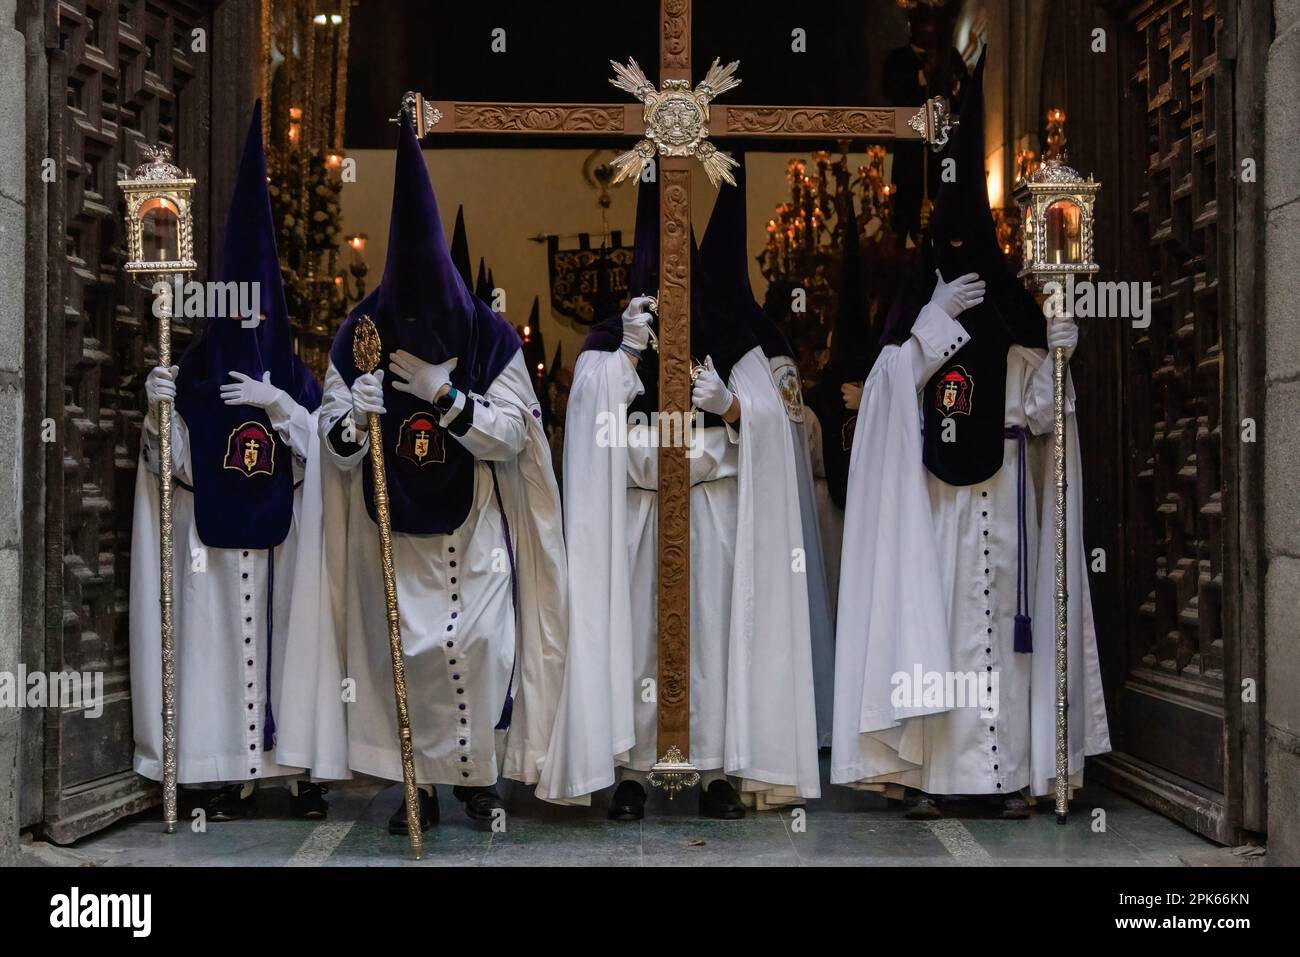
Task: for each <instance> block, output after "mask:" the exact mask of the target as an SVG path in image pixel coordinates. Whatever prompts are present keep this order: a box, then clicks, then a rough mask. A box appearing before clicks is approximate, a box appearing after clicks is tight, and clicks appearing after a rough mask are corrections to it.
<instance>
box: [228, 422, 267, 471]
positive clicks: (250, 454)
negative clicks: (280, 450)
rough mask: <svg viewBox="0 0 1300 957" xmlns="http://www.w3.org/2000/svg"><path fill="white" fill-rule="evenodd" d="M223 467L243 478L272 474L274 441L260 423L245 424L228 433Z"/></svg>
mask: <svg viewBox="0 0 1300 957" xmlns="http://www.w3.org/2000/svg"><path fill="white" fill-rule="evenodd" d="M224 467H225V468H228V469H231V470H233V471H235V472H239V473H240V474H241V475H245V476H253V475H259V474H260V475H272V474H274V472H275V441H274V440H273V439H272V438H271V435H270V433H269V432H267V431H266V428H265V427H264V426H263V425H262V424H261V423H260V422H245V423H244V424H243V425H240V426H237V427H236V428H235V429H234V430H233V431H232V432H231V433H230V436H229V437H228V438H227V439H226V460H225V462H224Z"/></svg>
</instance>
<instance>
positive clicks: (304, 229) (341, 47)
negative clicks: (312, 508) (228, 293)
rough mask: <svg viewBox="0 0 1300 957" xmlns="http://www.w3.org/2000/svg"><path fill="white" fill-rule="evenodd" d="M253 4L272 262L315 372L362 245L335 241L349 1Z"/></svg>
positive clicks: (361, 286)
mask: <svg viewBox="0 0 1300 957" xmlns="http://www.w3.org/2000/svg"><path fill="white" fill-rule="evenodd" d="M261 2H262V11H261V14H262V16H261V21H262V22H261V39H262V75H261V78H260V84H259V85H260V88H261V89H260V93H261V98H262V102H263V106H264V111H265V113H266V123H265V124H264V126H263V131H264V132H263V136H264V138H265V145H266V162H267V173H268V184H267V188H268V190H269V192H270V194H271V208H272V212H273V214H274V218H275V221H276V224H277V227H278V229H277V234H276V243H277V246H278V251H279V254H280V270H281V272H282V273H283V275H284V294H285V300H286V302H287V304H288V308H289V316H290V321H291V323H292V325H293V329H294V339H295V345H296V347H297V350H298V354H299V355H300V356H301V357H302V359H303V361H305V362H306V363H307V365H308V366H310V367H311V368H312V369H313V371H315V372H316V373H317V374H318V375H320V376H322V377H323V376H324V372H325V368H326V366H327V364H328V356H329V348H330V345H331V343H332V342H333V338H334V331H335V329H336V328H337V325H338V317H340V316H343V315H346V313H347V311H348V308H349V306H350V305H351V304H353V303H355V302H357V301H359V300H360V299H362V298H364V296H365V291H366V289H365V282H364V278H365V273H366V266H365V259H364V248H365V247H364V244H363V245H362V246H361V247H360V249H359V250H358V248H357V247H355V246H353V247H352V248H351V249H350V250H348V251H347V252H346V253H345V252H344V251H343V250H341V248H340V243H341V240H342V238H343V237H342V236H341V223H342V213H341V210H340V206H339V194H340V192H341V189H342V186H343V181H342V176H343V171H344V167H345V164H346V162H347V156H346V154H345V153H344V150H343V119H344V108H345V105H346V100H347V66H348V36H349V28H350V20H349V16H350V13H349V9H350V6H351V4H350V3H348V2H347V0H261ZM345 258H346V260H347V262H346V263H345V262H344V261H343V260H344V259H345Z"/></svg>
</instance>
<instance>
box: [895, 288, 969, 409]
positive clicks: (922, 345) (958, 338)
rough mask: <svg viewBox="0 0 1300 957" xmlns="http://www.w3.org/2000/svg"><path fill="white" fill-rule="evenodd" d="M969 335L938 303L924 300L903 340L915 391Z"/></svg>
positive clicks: (962, 344) (918, 389) (953, 353)
mask: <svg viewBox="0 0 1300 957" xmlns="http://www.w3.org/2000/svg"><path fill="white" fill-rule="evenodd" d="M970 338H971V337H970V333H969V332H967V331H966V327H965V326H963V325H962V324H961V323H960V322H958V321H957V320H956V319H952V318H950V317H949V316H948V314H947V313H946V312H944V311H943V310H942V309H940V308H939V307H938V306H935V305H932V304H926V306H925V307H924V308H923V309H922V310H921V314H920V315H918V316H917V317H916V322H915V323H914V324H913V325H912V335H911V336H910V337H909V338H908V340H907V342H905V343H903V350H904V351H905V352H907V353H908V356H907V358H908V361H910V362H911V364H912V371H913V372H915V373H916V374H917V379H916V388H917V391H920V389H921V387H922V386H923V385H925V384H926V382H928V381H929V380H930V377H931V376H932V375H934V374H935V373H936V372H938V371H939V369H940V367H941V366H942V365H943V364H944V363H945V362H947V361H948V359H949V358H951V357H952V356H954V355H956V353H957V351H958V350H959V349H961V348H963V347H964V346H965V345H966V343H968V342H970Z"/></svg>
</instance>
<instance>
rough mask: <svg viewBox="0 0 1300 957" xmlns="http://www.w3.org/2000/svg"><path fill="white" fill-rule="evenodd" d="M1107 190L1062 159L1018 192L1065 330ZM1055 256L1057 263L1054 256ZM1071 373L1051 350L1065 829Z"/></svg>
mask: <svg viewBox="0 0 1300 957" xmlns="http://www.w3.org/2000/svg"><path fill="white" fill-rule="evenodd" d="M1100 189H1101V184H1100V183H1097V182H1096V181H1094V180H1093V179H1092V177H1089V178H1088V179H1087V180H1084V179H1083V177H1082V176H1080V175H1079V173H1078V172H1077V171H1075V170H1073V169H1071V168H1070V167H1069V166H1067V165H1066V164H1065V161H1064V158H1063V157H1051V158H1049V159H1047V160H1046V161H1044V163H1043V165H1042V166H1040V167H1039V168H1038V169H1037V170H1035V171H1034V172H1033V173H1031V174H1030V175H1029V176H1027V177H1026V178H1025V179H1024V180H1023V181H1022V182H1021V184H1020V185H1019V186H1018V187H1017V188H1016V191H1015V200H1016V203H1017V205H1018V206H1019V207H1020V212H1021V223H1022V228H1023V231H1024V234H1023V242H1022V249H1023V256H1024V262H1023V264H1022V268H1021V270H1020V276H1021V277H1027V278H1028V280H1029V283H1030V284H1031V285H1032V286H1034V287H1035V288H1037V289H1038V290H1039V291H1040V293H1041V292H1043V291H1044V290H1045V287H1047V286H1048V285H1049V284H1055V286H1056V291H1055V292H1054V293H1053V294H1051V295H1049V296H1044V297H1042V299H1041V300H1040V301H1041V302H1042V303H1043V305H1044V314H1045V316H1046V317H1047V318H1048V319H1049V320H1051V321H1053V322H1059V321H1063V320H1065V319H1072V318H1073V310H1072V303H1070V301H1069V299H1070V297H1069V296H1067V295H1065V288H1066V287H1067V285H1068V284H1069V282H1070V280H1071V279H1072V277H1074V276H1085V277H1086V276H1091V275H1093V274H1095V273H1096V272H1097V271H1098V269H1099V268H1100V267H1099V266H1098V265H1097V264H1096V263H1095V262H1093V223H1092V217H1093V205H1094V202H1095V200H1096V196H1097V192H1098V190H1100ZM1053 212H1055V213H1056V218H1057V223H1056V226H1057V229H1058V231H1059V232H1060V234H1061V235H1060V236H1058V237H1056V239H1055V240H1054V242H1056V243H1059V242H1061V241H1062V239H1063V240H1064V248H1053V249H1052V250H1050V251H1049V250H1048V244H1049V235H1048V231H1049V224H1050V222H1051V220H1052V219H1053V216H1052V213H1053ZM1053 254H1054V255H1053ZM1068 368H1069V360H1068V359H1067V358H1066V354H1065V349H1064V348H1055V349H1053V350H1052V437H1053V442H1054V446H1055V447H1054V449H1053V458H1052V471H1053V479H1054V483H1053V484H1054V490H1055V503H1054V504H1055V508H1054V512H1053V521H1052V525H1053V533H1054V534H1055V536H1056V538H1055V546H1056V547H1055V549H1054V558H1055V562H1054V569H1053V571H1054V589H1053V611H1054V615H1053V619H1054V625H1055V628H1054V632H1055V634H1054V637H1055V649H1054V650H1055V661H1054V665H1055V679H1056V778H1055V785H1056V786H1055V799H1056V823H1058V824H1064V823H1065V822H1066V820H1067V819H1068V817H1069V813H1070V734H1069V731H1070V728H1069V721H1070V706H1069V688H1070V682H1069V666H1070V653H1069V649H1070V645H1069V585H1068V579H1067V572H1068V568H1067V566H1066V508H1067V502H1066V490H1067V482H1066V477H1065V475H1066V473H1065V464H1066V463H1065V442H1066V435H1065V376H1066V371H1067V369H1068Z"/></svg>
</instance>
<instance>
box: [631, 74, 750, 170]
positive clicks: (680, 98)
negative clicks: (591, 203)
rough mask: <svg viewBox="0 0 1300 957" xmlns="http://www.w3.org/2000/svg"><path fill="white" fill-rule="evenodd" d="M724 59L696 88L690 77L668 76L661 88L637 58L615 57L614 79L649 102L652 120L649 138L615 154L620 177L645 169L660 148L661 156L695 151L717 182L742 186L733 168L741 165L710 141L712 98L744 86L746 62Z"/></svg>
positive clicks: (647, 121)
mask: <svg viewBox="0 0 1300 957" xmlns="http://www.w3.org/2000/svg"><path fill="white" fill-rule="evenodd" d="M721 62H722V61H721V60H716V59H715V60H714V61H713V65H712V66H710V67H709V72H708V73H706V74H705V75H704V79H703V80H701V81H700V83H699V84H698V85H697V86H696V87H695V89H694V90H692V89H691V85H690V81H689V80H665V81H664V85H663V89H662V90H658V89H655V86H654V84H653V83H651V82H650V80H649V79H648V78H647V77H646V75H645V71H644V70H642V69H641V67H640V65H639V64H638V63H637V62H636V60H634V59H632V58H631V57H628V61H627V64H626V65H624V64H622V63H618V62H616V61H614V60H610V61H609V65H610V66H612V67H613V68H614V74H615V75H614V76H613V77H612V78H611V79H610V81H609V82H610V83H612V84H614V86H616V87H618V88H619V89H620V90H626V91H627V92H628V93H631V94H632V95H633V96H634V97H636V98H637V99H638V100H640V101H641V102H642V103H643V104H645V125H646V138H645V139H643V140H641V141H640V142H638V143H637V144H636V145H635V146H633V147H632V148H631V149H630V150H628V151H627V152H626V153H623V154H622V155H620V156H617V157H615V158H614V160H613V162H612V164H611V165H613V167H614V169H615V170H616V172H615V174H614V182H616V183H617V182H620V181H622V180H624V179H627V178H628V177H629V176H633V175H635V174H637V173H639V172H640V171H641V168H642V167H643V166H644V165H645V164H646V162H648V161H649V160H650V159H651V158H652V157H653V156H654V155H655V153H656V152H658V153H659V155H660V156H694V157H695V158H697V159H698V160H699V161H700V162H701V163H702V164H703V165H704V172H705V173H707V174H708V177H709V182H711V183H712V184H713V185H714V186H717V185H718V184H719V183H720V182H722V181H723V180H726V181H727V182H728V183H730V184H731V185H732V186H735V185H736V178H735V177H734V176H733V175H732V173H731V171H732V169H733V168H735V167H736V166H737V165H739V164H737V163H736V161H735V160H734V159H732V158H731V155H730V154H729V153H725V152H723V151H722V150H720V149H718V148H717V147H716V146H714V145H713V144H712V143H710V142H709V140H708V137H709V103H711V102H712V101H713V100H714V99H715V98H717V97H718V96H720V95H721V94H723V93H726V92H727V91H728V90H731V89H734V88H735V87H738V86H740V80H739V79H737V78H736V69H737V67H739V66H740V61H739V60H733V61H732V62H731V63H728V64H727V65H726V66H722V65H721Z"/></svg>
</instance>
